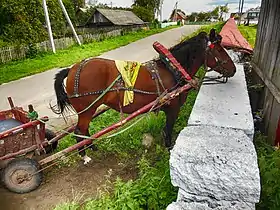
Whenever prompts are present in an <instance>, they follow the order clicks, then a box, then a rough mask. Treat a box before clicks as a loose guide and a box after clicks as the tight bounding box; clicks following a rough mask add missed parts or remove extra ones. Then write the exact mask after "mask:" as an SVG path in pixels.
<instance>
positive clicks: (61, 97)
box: [51, 68, 71, 115]
mask: <svg viewBox="0 0 280 210" xmlns="http://www.w3.org/2000/svg"><path fill="white" fill-rule="evenodd" d="M69 71H70V68H65V69H63V70H61V71H60V72H58V73H57V74H56V75H55V79H54V90H55V94H56V100H57V104H56V105H55V106H51V109H52V111H53V112H54V113H56V114H62V115H63V112H64V110H65V108H69V107H70V106H71V104H70V101H69V98H68V96H67V93H66V91H65V89H64V84H63V81H64V79H65V78H66V77H67V76H68V73H69Z"/></svg>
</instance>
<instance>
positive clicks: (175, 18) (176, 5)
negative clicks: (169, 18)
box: [174, 1, 178, 21]
mask: <svg viewBox="0 0 280 210" xmlns="http://www.w3.org/2000/svg"><path fill="white" fill-rule="evenodd" d="M177 8H178V1H176V3H175V10H174V11H175V15H174V20H175V21H176V20H177Z"/></svg>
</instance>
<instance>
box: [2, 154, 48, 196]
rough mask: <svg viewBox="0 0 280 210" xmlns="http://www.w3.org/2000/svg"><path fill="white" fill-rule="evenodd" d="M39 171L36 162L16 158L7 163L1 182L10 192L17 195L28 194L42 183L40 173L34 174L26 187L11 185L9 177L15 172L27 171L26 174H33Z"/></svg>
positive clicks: (38, 165)
mask: <svg viewBox="0 0 280 210" xmlns="http://www.w3.org/2000/svg"><path fill="white" fill-rule="evenodd" d="M40 169H41V166H40V164H39V163H38V162H37V161H36V160H33V159H29V158H16V159H13V160H12V161H11V162H9V164H8V165H7V167H6V168H4V169H3V173H2V181H3V183H4V185H5V187H6V188H7V189H8V190H10V191H11V192H15V193H19V194H23V193H28V192H31V191H33V190H35V189H37V188H38V187H39V186H40V184H41V183H42V179H43V173H42V171H41V172H38V173H36V174H34V175H33V177H32V178H31V180H30V181H29V183H28V184H27V185H21V184H17V183H13V181H12V180H11V175H12V174H13V173H14V172H15V171H17V170H24V171H27V173H30V174H33V173H35V172H37V171H38V170H40Z"/></svg>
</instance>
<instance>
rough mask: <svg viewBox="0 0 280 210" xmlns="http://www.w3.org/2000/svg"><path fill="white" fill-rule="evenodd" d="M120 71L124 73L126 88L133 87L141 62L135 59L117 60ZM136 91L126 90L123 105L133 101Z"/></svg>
mask: <svg viewBox="0 0 280 210" xmlns="http://www.w3.org/2000/svg"><path fill="white" fill-rule="evenodd" d="M115 64H116V66H117V69H118V71H119V72H120V74H121V75H122V79H123V81H124V84H125V87H126V88H133V87H134V85H135V82H136V79H137V76H138V73H139V69H140V67H141V63H139V62H134V61H121V60H115ZM133 98H134V92H133V91H129V90H126V91H125V92H124V100H123V105H124V106H126V105H128V104H130V103H133Z"/></svg>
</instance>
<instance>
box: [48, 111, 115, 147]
mask: <svg viewBox="0 0 280 210" xmlns="http://www.w3.org/2000/svg"><path fill="white" fill-rule="evenodd" d="M109 109H110V108H109V107H106V108H105V109H102V110H101V111H99V112H96V113H95V114H94V115H93V116H92V119H94V118H96V117H98V116H99V115H101V114H103V113H104V112H106V111H108V110H109ZM75 128H76V124H74V125H72V126H71V127H69V128H67V129H66V132H61V133H60V134H58V135H57V136H56V137H54V138H53V139H51V140H50V141H49V143H50V144H51V143H53V142H56V141H58V140H60V139H62V138H63V137H64V136H67V135H68V133H71V132H73V131H74V130H75Z"/></svg>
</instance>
